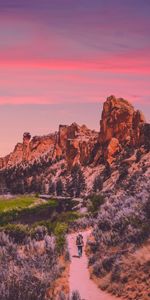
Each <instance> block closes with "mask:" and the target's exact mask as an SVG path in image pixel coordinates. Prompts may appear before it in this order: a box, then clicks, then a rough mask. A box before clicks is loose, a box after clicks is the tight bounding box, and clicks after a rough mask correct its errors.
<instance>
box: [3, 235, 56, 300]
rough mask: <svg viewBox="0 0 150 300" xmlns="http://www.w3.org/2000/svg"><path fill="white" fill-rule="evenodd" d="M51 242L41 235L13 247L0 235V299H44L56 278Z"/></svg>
mask: <svg viewBox="0 0 150 300" xmlns="http://www.w3.org/2000/svg"><path fill="white" fill-rule="evenodd" d="M59 274H60V269H59V265H58V261H57V253H56V248H55V240H54V238H53V237H50V236H48V235H47V236H45V238H44V239H43V240H42V242H41V241H40V242H39V241H35V240H33V239H31V238H28V239H27V240H26V244H25V245H21V246H20V245H17V244H15V243H14V242H13V240H12V239H11V238H10V237H9V236H8V235H6V234H5V233H4V232H0V299H1V300H26V299H28V300H44V299H45V300H46V299H47V298H46V291H47V289H48V288H50V287H51V284H52V283H53V281H54V280H55V279H56V278H57V277H58V276H59Z"/></svg>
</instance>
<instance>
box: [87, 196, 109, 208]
mask: <svg viewBox="0 0 150 300" xmlns="http://www.w3.org/2000/svg"><path fill="white" fill-rule="evenodd" d="M104 201H105V198H104V196H102V195H97V194H93V195H91V196H90V203H91V206H90V207H89V211H91V212H92V213H95V212H98V209H99V208H100V206H101V205H102V204H104Z"/></svg>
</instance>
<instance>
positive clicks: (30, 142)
mask: <svg viewBox="0 0 150 300" xmlns="http://www.w3.org/2000/svg"><path fill="white" fill-rule="evenodd" d="M149 140H150V125H149V124H146V123H145V118H144V116H143V114H142V113H141V112H140V111H136V110H135V109H134V107H133V106H132V105H131V104H130V103H129V102H128V101H126V100H124V99H122V98H119V99H117V98H115V97H114V96H110V97H109V98H107V100H106V101H105V103H104V106H103V111H102V117H101V121H100V133H99V134H98V133H97V132H95V131H93V130H90V129H88V128H87V127H86V126H85V125H83V126H79V125H78V124H76V123H73V124H71V125H70V126H68V125H60V126H59V131H58V132H56V133H54V134H49V135H46V136H41V137H39V136H37V137H33V138H32V139H31V135H30V133H28V132H25V133H24V135H23V143H18V144H17V145H16V147H15V149H14V151H13V152H12V153H11V154H9V155H7V156H6V157H4V158H0V168H5V167H7V166H12V165H15V164H17V163H20V162H22V161H32V160H34V159H37V158H39V157H40V156H42V155H45V154H46V155H48V157H49V158H51V159H53V158H54V159H55V158H56V157H61V156H63V157H64V158H65V159H66V161H67V163H68V166H69V168H71V167H72V165H74V164H76V163H80V164H82V165H87V164H90V163H91V162H92V161H93V162H94V163H95V164H96V163H99V162H100V161H101V159H102V161H103V160H107V161H108V162H109V163H110V164H111V163H112V162H113V161H114V160H115V156H116V154H117V153H118V152H119V151H121V149H122V148H123V147H124V146H126V145H131V146H132V147H133V146H135V147H138V146H140V145H143V144H145V143H146V145H149Z"/></svg>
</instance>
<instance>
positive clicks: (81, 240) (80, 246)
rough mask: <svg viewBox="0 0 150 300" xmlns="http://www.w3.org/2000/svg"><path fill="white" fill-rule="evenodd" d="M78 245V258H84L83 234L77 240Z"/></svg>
mask: <svg viewBox="0 0 150 300" xmlns="http://www.w3.org/2000/svg"><path fill="white" fill-rule="evenodd" d="M76 245H77V247H78V256H79V257H81V256H82V248H83V246H84V242H83V235H82V234H81V233H79V234H78V236H77V238H76Z"/></svg>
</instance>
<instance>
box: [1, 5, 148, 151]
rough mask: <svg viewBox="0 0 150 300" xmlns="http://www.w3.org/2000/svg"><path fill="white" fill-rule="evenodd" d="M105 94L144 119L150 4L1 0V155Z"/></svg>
mask: <svg viewBox="0 0 150 300" xmlns="http://www.w3.org/2000/svg"><path fill="white" fill-rule="evenodd" d="M111 94H114V95H116V96H117V97H123V98H126V99H128V100H130V102H132V103H133V104H134V105H135V107H137V108H139V109H141V110H143V112H144V113H145V115H146V118H147V120H148V121H150V0H111V1H110V0H0V139H1V144H0V156H2V155H5V154H8V152H10V151H11V150H13V147H14V145H15V144H16V142H18V141H22V134H23V132H24V131H30V132H31V134H32V135H35V134H46V133H49V132H51V131H54V130H57V127H58V124H60V123H62V124H64V123H67V124H69V123H71V122H74V121H76V122H78V123H80V124H82V123H86V124H87V125H88V126H89V127H91V128H95V129H99V120H100V114H101V108H102V103H103V102H104V100H105V99H106V97H107V96H109V95H111Z"/></svg>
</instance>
